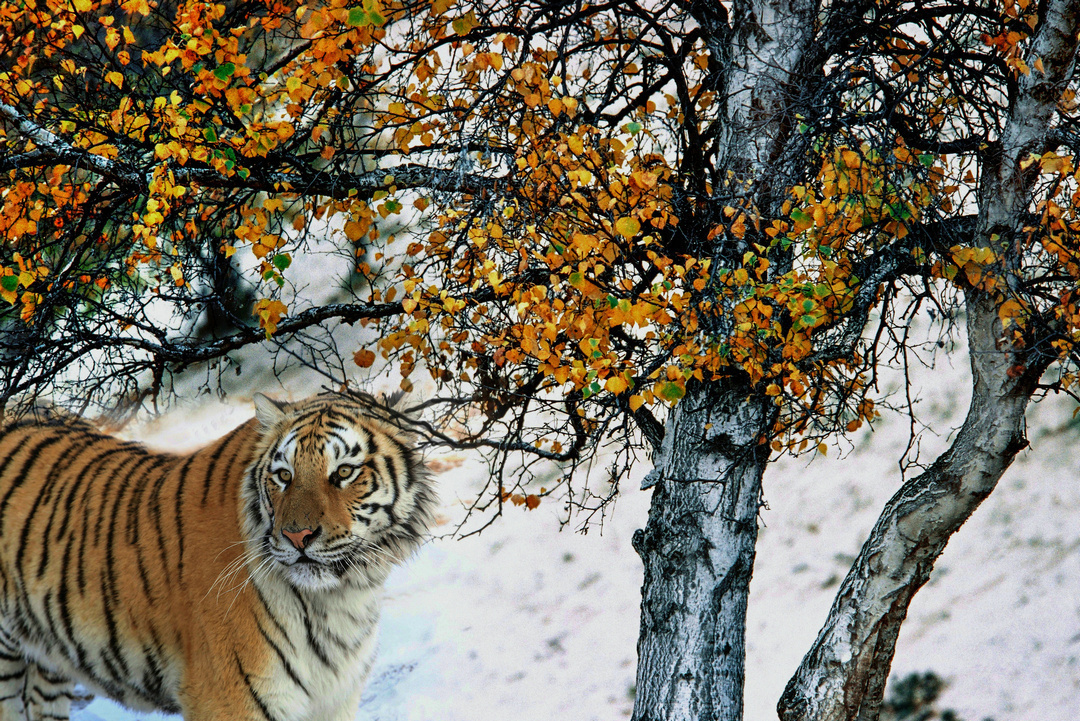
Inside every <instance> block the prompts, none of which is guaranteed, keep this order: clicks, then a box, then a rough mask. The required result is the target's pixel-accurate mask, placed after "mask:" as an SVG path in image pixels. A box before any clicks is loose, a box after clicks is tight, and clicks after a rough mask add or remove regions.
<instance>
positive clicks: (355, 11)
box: [345, 8, 372, 28]
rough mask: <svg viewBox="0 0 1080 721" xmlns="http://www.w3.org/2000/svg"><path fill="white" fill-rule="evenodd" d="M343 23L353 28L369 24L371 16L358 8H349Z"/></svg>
mask: <svg viewBox="0 0 1080 721" xmlns="http://www.w3.org/2000/svg"><path fill="white" fill-rule="evenodd" d="M345 23H346V24H347V25H349V26H351V27H354V28H361V27H364V26H365V25H371V24H372V20H371V16H370V15H368V14H367V13H366V12H364V11H363V10H362V9H360V8H351V9H350V10H349V17H348V19H347V20H346V21H345Z"/></svg>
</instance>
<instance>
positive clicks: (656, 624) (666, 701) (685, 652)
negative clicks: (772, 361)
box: [633, 0, 823, 721]
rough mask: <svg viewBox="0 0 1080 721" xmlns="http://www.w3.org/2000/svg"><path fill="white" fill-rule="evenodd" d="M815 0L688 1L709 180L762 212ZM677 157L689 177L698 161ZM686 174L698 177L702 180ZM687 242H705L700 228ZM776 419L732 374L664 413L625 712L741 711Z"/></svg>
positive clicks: (810, 72)
mask: <svg viewBox="0 0 1080 721" xmlns="http://www.w3.org/2000/svg"><path fill="white" fill-rule="evenodd" d="M819 5H820V3H819V2H818V0H734V2H732V3H731V4H730V5H727V4H721V3H719V2H716V3H713V2H688V3H686V6H687V8H688V10H689V12H690V13H691V14H692V15H693V16H694V18H695V19H696V20H697V22H698V23H699V24H700V25H701V27H702V30H703V31H704V34H705V37H706V38H707V43H708V45H709V49H710V51H711V54H712V56H713V60H714V61H715V64H714V65H713V67H714V68H715V71H714V77H713V78H712V84H713V86H714V87H716V89H717V92H718V95H719V96H720V97H721V98H724V101H722V102H723V105H722V107H723V109H724V110H723V112H722V113H721V115H720V117H719V118H716V119H714V120H713V121H711V122H713V123H716V125H715V126H711V127H710V128H708V130H709V132H710V133H712V134H713V135H714V136H715V137H716V138H717V140H716V144H717V145H716V161H715V166H714V170H715V171H716V172H715V173H714V175H713V178H723V177H724V176H725V174H730V177H731V178H734V179H736V182H744V183H746V184H747V185H746V186H745V187H749V188H752V189H753V190H752V193H751V195H752V197H751V198H749V200H751V201H752V202H753V204H754V205H755V206H756V207H757V208H758V209H760V210H762V211H764V212H765V213H767V214H773V215H775V214H776V213H778V212H779V208H780V205H781V203H782V202H783V200H784V199H785V198H786V194H787V190H786V188H787V187H788V186H789V185H790V183H791V182H793V178H792V177H789V176H790V175H791V173H793V172H794V173H796V174H799V175H800V177H801V173H802V172H804V170H805V169H804V167H803V164H802V163H800V162H794V163H791V162H789V163H784V162H782V159H783V158H788V157H789V156H793V155H798V153H799V152H800V150H799V148H801V147H802V145H801V142H802V140H801V138H800V137H799V136H798V135H797V133H795V131H794V129H795V127H796V126H797V122H796V121H795V114H796V112H797V110H798V109H797V104H798V102H800V97H801V96H800V93H801V88H803V87H804V86H803V85H802V84H801V81H802V80H804V79H805V78H806V77H807V76H818V75H820V74H821V64H822V63H823V60H822V59H821V58H818V57H817V56H815V55H814V51H815V47H814V29H815V24H816V20H817V13H818V10H819ZM688 122H689V123H690V124H691V125H693V124H695V123H696V121H695V120H694V119H690V120H689V121H688ZM695 132H697V131H695ZM686 162H687V165H688V167H689V168H690V169H691V173H690V175H691V176H695V173H694V172H693V167H694V165H695V161H694V159H693V158H687V159H686ZM701 172H704V170H703V169H702V171H701ZM694 182H699V183H700V186H701V188H702V189H703V188H704V186H705V183H704V182H703V181H702V178H700V177H696V176H695V180H694ZM687 225H689V223H687ZM680 227H683V226H682V225H680ZM701 231H702V233H701V234H702V236H704V234H705V233H706V232H707V231H708V227H703V228H702V229H701ZM692 243H693V244H694V245H695V246H696V247H698V248H705V249H708V248H709V245H708V242H707V241H706V240H705V238H704V237H701V238H693V239H692ZM735 245H737V244H734V243H733V244H732V246H731V247H723V246H716V247H712V248H711V249H709V250H706V255H713V256H714V257H716V258H718V259H723V258H731V259H732V260H733V261H735V262H739V260H740V259H741V258H742V253H743V252H744V250H745V249H746V248H745V247H735ZM775 420H776V406H775V405H774V404H773V403H772V401H771V399H770V398H769V397H768V396H766V395H765V394H764V392H763V390H762V389H755V388H754V387H752V386H750V385H749V384H746V383H743V382H742V381H740V380H738V379H725V380H719V381H707V382H704V383H698V384H696V385H695V384H691V385H690V386H689V387H688V389H687V394H686V397H684V398H683V399H682V400H681V401H680V402H679V404H678V405H677V406H676V407H675V409H674V410H673V411H672V413H671V415H670V416H669V418H668V421H667V423H666V427H665V434H664V440H663V443H662V446H661V448H660V449H659V452H658V454H657V462H656V468H655V469H654V471H653V473H652V474H650V477H651V478H653V479H655V480H654V481H653V482H654V483H655V490H654V491H653V498H652V505H651V508H650V511H649V520H648V524H647V525H646V528H645V529H644V530H642V531H638V533H637V534H636V535H635V538H634V547H635V549H637V551H638V553H639V554H640V555H641V558H642V561H643V562H644V566H645V582H644V586H643V587H642V604H641V633H640V636H639V640H638V673H637V695H636V699H635V704H634V714H633V719H634V721H716V720H721V719H722V720H723V721H739V720H740V719H741V718H742V713H743V676H744V667H745V627H746V605H747V595H748V591H749V583H750V576H751V573H752V572H753V567H754V544H755V542H756V540H757V513H758V508H759V505H760V502H761V500H760V499H761V476H762V472H763V471H764V468H765V464H766V463H767V461H768V447H767V446H766V445H765V444H764V442H763V441H764V439H766V438H767V437H768V435H769V433H770V431H771V429H772V427H773V424H774V423H775Z"/></svg>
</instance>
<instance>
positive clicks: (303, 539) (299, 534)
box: [281, 528, 319, 550]
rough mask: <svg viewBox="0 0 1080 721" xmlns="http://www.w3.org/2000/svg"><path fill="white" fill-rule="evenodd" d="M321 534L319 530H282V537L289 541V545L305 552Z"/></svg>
mask: <svg viewBox="0 0 1080 721" xmlns="http://www.w3.org/2000/svg"><path fill="white" fill-rule="evenodd" d="M318 533H319V529H318V528H314V529H312V528H301V529H300V530H299V531H290V530H288V529H287V528H283V529H281V535H283V536H285V538H288V539H289V543H291V544H292V545H294V546H295V547H296V548H299V549H301V550H303V549H304V548H306V547H307V544H308V543H309V542H310V541H311V540H312V539H314V538H315V536H317V535H318Z"/></svg>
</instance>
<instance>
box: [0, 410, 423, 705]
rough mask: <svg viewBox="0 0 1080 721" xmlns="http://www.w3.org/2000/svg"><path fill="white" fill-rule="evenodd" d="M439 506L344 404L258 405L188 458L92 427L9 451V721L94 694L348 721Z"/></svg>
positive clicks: (42, 430)
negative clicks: (80, 693) (402, 575)
mask: <svg viewBox="0 0 1080 721" xmlns="http://www.w3.org/2000/svg"><path fill="white" fill-rule="evenodd" d="M434 506H435V496H434V493H433V490H432V488H431V485H430V482H429V480H428V478H427V476H426V475H425V473H424V472H423V469H422V465H421V463H420V460H419V457H418V454H417V453H416V451H415V450H414V449H412V448H411V446H410V445H409V442H408V440H407V438H405V437H404V435H403V434H402V433H401V432H400V431H398V430H397V429H395V428H393V427H392V426H390V425H388V424H385V423H382V422H380V421H378V420H376V419H375V418H373V417H371V415H370V414H369V413H368V412H367V411H366V409H365V406H363V405H362V404H360V403H359V402H357V401H355V400H353V399H351V398H347V397H344V396H340V395H336V394H328V395H320V396H315V397H313V398H309V399H307V400H305V401H300V402H298V403H295V404H280V403H277V402H275V401H271V400H270V399H268V398H266V397H264V396H257V397H256V418H255V419H253V420H251V421H249V422H247V423H245V424H244V425H242V426H240V427H239V428H237V429H235V430H234V431H232V432H231V433H229V434H228V435H226V436H224V437H223V438H221V439H219V440H217V441H216V442H214V443H212V444H210V445H209V446H208V447H206V448H203V449H201V450H199V451H197V452H195V453H192V454H189V455H170V454H165V453H156V452H152V451H149V450H147V449H146V448H144V447H142V446H140V445H138V444H135V443H129V442H125V441H121V440H118V439H116V438H113V437H110V436H107V435H103V434H101V433H98V432H97V431H95V430H94V429H92V428H91V427H90V426H88V425H85V424H79V423H68V422H57V423H49V424H24V425H16V426H14V427H11V428H8V429H6V430H5V431H4V432H3V434H2V436H0V538H2V540H3V543H2V544H0V721H16V720H18V721H23V720H24V719H25V720H27V721H29V720H31V719H45V718H48V719H66V718H68V714H69V706H70V698H71V692H72V687H73V684H74V683H76V682H78V683H81V684H83V685H84V686H86V687H87V688H88V689H89V690H91V691H92V692H94V693H98V694H103V695H106V696H108V697H110V698H113V699H114V700H116V701H118V702H119V703H121V704H123V705H126V706H128V707H130V708H134V709H140V710H162V711H167V712H173V713H182V714H183V716H184V718H185V719H186V720H187V721H209V720H210V719H237V720H238V721H316V720H318V721H323V720H327V721H345V720H346V719H349V720H351V719H352V718H354V717H355V713H356V709H357V705H358V703H359V698H360V693H361V690H362V687H363V683H364V680H365V679H366V676H367V674H368V671H369V670H370V667H371V663H372V659H373V655H374V647H375V637H376V633H375V632H376V628H377V623H378V617H379V591H380V587H381V585H382V583H383V581H384V580H385V578H386V576H387V574H388V573H389V571H390V569H391V567H392V566H393V565H394V564H395V563H398V562H400V561H402V560H404V559H405V558H406V557H408V556H409V555H410V554H411V553H412V552H413V551H414V550H415V548H416V547H417V546H418V545H419V543H420V542H421V541H422V538H423V537H424V534H425V533H426V531H427V529H428V527H429V526H430V523H431V518H432V513H433V509H434Z"/></svg>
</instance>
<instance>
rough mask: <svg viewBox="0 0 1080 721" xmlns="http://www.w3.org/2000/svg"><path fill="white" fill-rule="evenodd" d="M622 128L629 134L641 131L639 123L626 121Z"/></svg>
mask: <svg viewBox="0 0 1080 721" xmlns="http://www.w3.org/2000/svg"><path fill="white" fill-rule="evenodd" d="M623 130H625V131H626V132H628V133H630V134H631V135H637V134H638V133H640V132H641V123H636V122H635V123H627V124H626V125H624V126H623Z"/></svg>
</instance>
